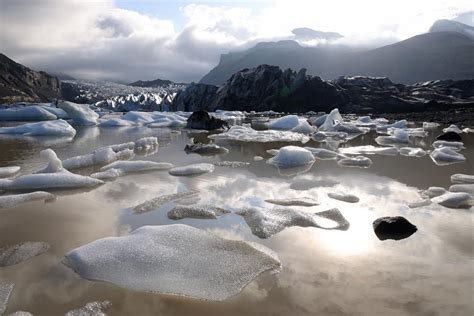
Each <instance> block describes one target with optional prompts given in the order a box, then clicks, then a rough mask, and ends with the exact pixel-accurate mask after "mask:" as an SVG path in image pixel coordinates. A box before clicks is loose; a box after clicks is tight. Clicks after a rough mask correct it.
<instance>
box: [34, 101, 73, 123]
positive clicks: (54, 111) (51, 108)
mask: <svg viewBox="0 0 474 316" xmlns="http://www.w3.org/2000/svg"><path fill="white" fill-rule="evenodd" d="M41 108H42V109H43V110H46V111H48V112H49V113H52V114H54V115H55V116H56V117H57V118H58V119H63V120H66V119H69V118H70V117H69V115H68V114H67V113H66V111H64V110H63V109H60V108H57V107H55V106H52V105H42V106H41Z"/></svg>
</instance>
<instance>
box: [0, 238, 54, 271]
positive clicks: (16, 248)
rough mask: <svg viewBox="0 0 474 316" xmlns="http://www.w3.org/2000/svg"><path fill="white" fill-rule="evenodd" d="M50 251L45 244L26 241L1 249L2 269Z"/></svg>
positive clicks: (0, 260)
mask: <svg viewBox="0 0 474 316" xmlns="http://www.w3.org/2000/svg"><path fill="white" fill-rule="evenodd" d="M48 249H49V244H47V243H45V242H33V241H26V242H22V243H19V244H16V245H13V246H10V247H3V248H0V267H8V266H12V265H15V264H18V263H21V262H23V261H26V260H28V259H31V258H33V257H36V256H39V255H41V254H43V253H45V252H46V251H48Z"/></svg>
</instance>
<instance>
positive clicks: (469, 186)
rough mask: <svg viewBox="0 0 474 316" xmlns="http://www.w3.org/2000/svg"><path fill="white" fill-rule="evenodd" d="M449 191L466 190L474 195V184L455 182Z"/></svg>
mask: <svg viewBox="0 0 474 316" xmlns="http://www.w3.org/2000/svg"><path fill="white" fill-rule="evenodd" d="M449 192H466V193H469V194H470V195H473V196H474V184H453V185H452V186H450V187H449Z"/></svg>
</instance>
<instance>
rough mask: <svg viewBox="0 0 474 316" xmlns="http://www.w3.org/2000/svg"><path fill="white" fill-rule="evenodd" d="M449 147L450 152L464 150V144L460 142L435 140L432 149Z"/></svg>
mask: <svg viewBox="0 0 474 316" xmlns="http://www.w3.org/2000/svg"><path fill="white" fill-rule="evenodd" d="M441 147H449V148H451V149H452V150H455V151H460V150H461V149H464V148H465V147H464V144H463V143H462V142H450V141H446V140H437V141H435V142H434V143H433V148H441Z"/></svg>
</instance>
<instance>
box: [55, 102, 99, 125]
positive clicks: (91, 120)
mask: <svg viewBox="0 0 474 316" xmlns="http://www.w3.org/2000/svg"><path fill="white" fill-rule="evenodd" d="M58 107H59V108H60V109H62V110H64V112H66V113H67V115H68V116H69V117H70V118H71V119H72V123H73V124H75V125H84V126H90V125H97V123H98V118H99V114H97V113H96V112H94V111H93V110H91V109H90V108H89V105H88V104H77V103H73V102H69V101H63V102H61V103H59V104H58Z"/></svg>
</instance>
